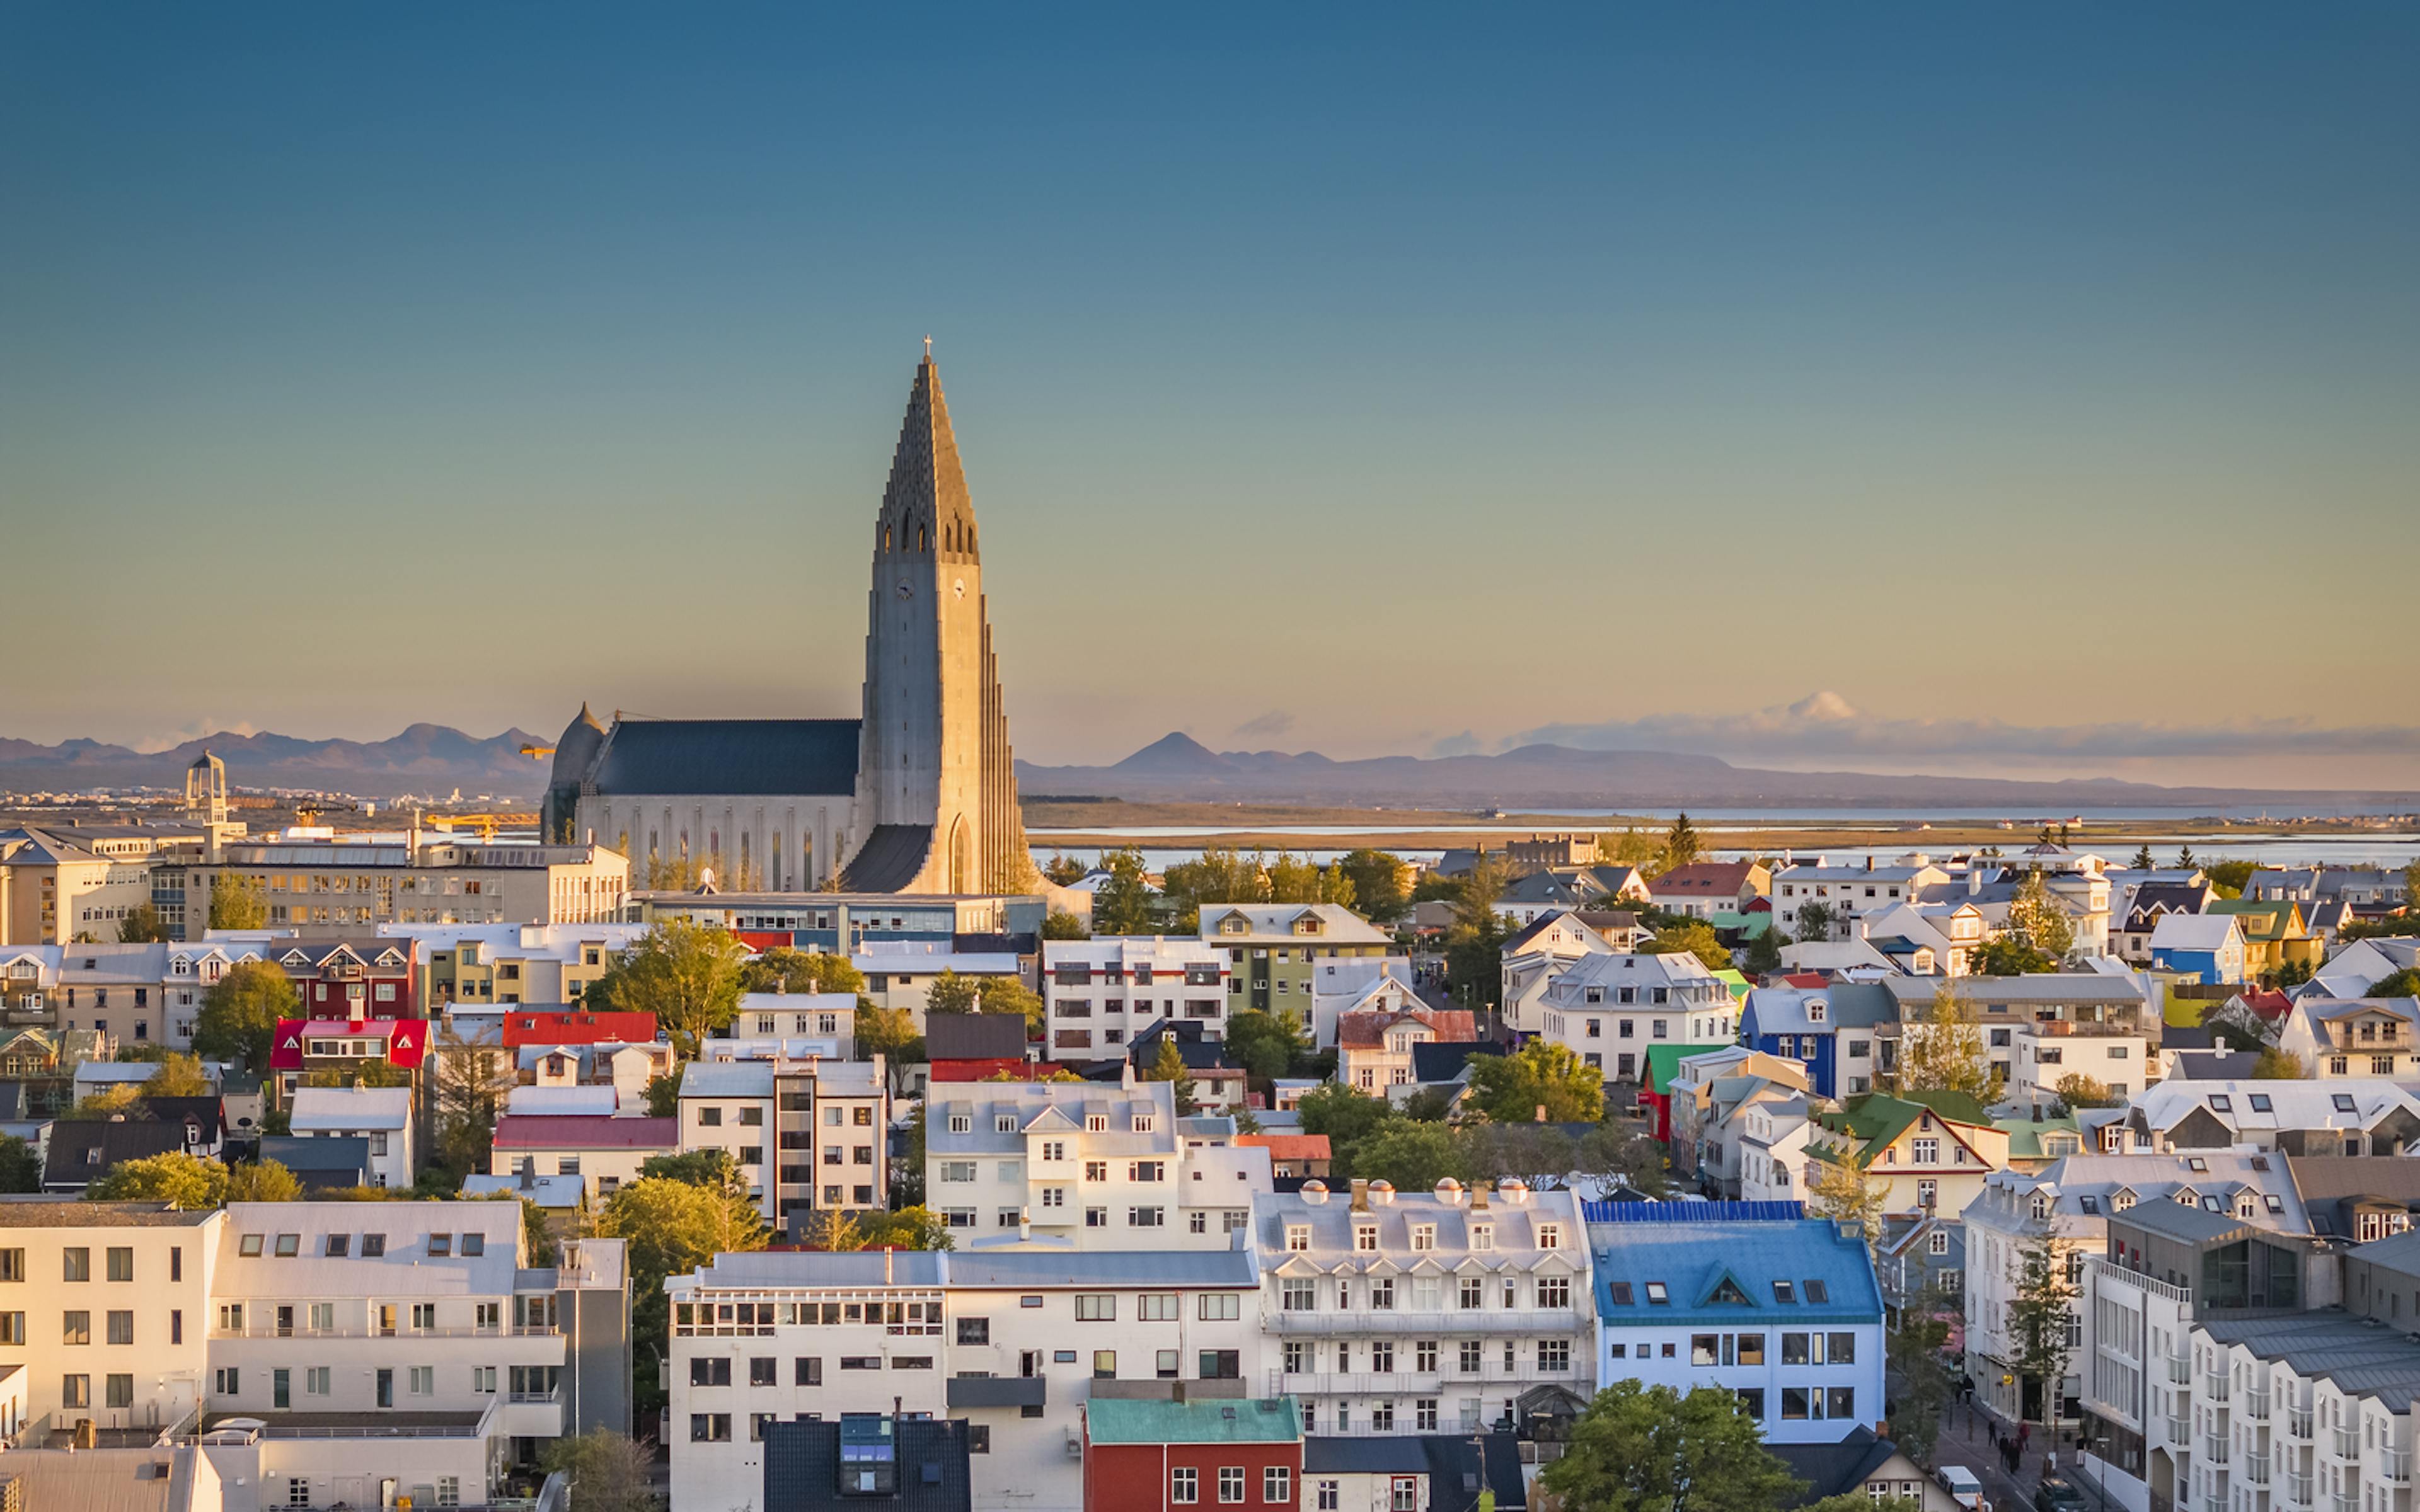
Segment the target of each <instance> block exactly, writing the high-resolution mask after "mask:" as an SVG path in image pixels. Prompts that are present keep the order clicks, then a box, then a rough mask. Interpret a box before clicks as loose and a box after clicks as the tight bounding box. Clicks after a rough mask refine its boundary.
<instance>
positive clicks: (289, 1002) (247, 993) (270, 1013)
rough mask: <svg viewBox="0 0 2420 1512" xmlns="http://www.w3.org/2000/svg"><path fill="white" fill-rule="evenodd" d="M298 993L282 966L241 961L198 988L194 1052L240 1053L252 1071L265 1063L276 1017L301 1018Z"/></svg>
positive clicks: (223, 1057) (235, 1056) (226, 1056)
mask: <svg viewBox="0 0 2420 1512" xmlns="http://www.w3.org/2000/svg"><path fill="white" fill-rule="evenodd" d="M301 1017H302V997H301V996H300V995H297V994H296V993H295V991H294V983H293V982H292V981H291V980H287V975H286V973H285V972H284V971H282V970H280V969H279V968H277V967H276V966H273V965H271V964H269V963H268V962H266V961H239V962H237V963H236V964H234V965H232V966H229V967H228V968H227V969H226V974H225V976H223V977H221V978H219V980H216V981H214V982H212V983H211V984H210V986H209V990H208V991H207V992H205V993H203V994H202V1008H201V1011H200V1012H198V1013H195V1014H194V1054H196V1055H199V1056H205V1057H209V1058H210V1059H212V1060H231V1059H240V1060H241V1061H242V1062H243V1063H244V1065H245V1066H246V1067H248V1068H250V1069H251V1070H254V1071H265V1070H267V1069H268V1066H269V1052H270V1047H271V1044H272V1043H273V1042H274V1041H275V1040H276V1038H277V1021H278V1020H279V1019H290V1018H301Z"/></svg>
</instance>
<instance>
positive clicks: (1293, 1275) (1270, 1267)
mask: <svg viewBox="0 0 2420 1512" xmlns="http://www.w3.org/2000/svg"><path fill="white" fill-rule="evenodd" d="M1252 1249H1253V1250H1254V1252H1255V1257H1254V1264H1255V1267H1256V1269H1257V1270H1258V1271H1259V1273H1261V1275H1262V1277H1263V1284H1262V1288H1261V1297H1260V1309H1261V1324H1260V1326H1261V1328H1262V1329H1263V1331H1264V1332H1265V1333H1266V1334H1267V1335H1269V1338H1270V1344H1269V1354H1268V1362H1267V1364H1268V1368H1267V1371H1266V1373H1265V1375H1264V1376H1262V1377H1255V1378H1254V1379H1255V1380H1256V1381H1264V1385H1263V1386H1262V1388H1261V1390H1260V1392H1259V1393H1258V1394H1259V1395H1262V1396H1295V1397H1298V1398H1299V1399H1300V1400H1301V1402H1302V1410H1303V1429H1304V1431H1305V1432H1307V1433H1331V1434H1348V1435H1349V1434H1390V1433H1436V1432H1474V1431H1478V1430H1480V1429H1481V1428H1482V1427H1485V1426H1486V1425H1487V1424H1490V1423H1494V1422H1496V1421H1497V1420H1499V1419H1502V1418H1506V1417H1514V1418H1516V1420H1517V1417H1518V1414H1519V1413H1520V1412H1524V1411H1527V1410H1528V1408H1525V1406H1524V1403H1525V1401H1528V1402H1529V1403H1530V1405H1532V1406H1534V1405H1536V1398H1535V1396H1533V1394H1534V1393H1537V1392H1540V1391H1549V1392H1555V1393H1559V1394H1562V1395H1563V1396H1565V1397H1567V1398H1568V1401H1567V1402H1566V1403H1565V1405H1570V1406H1572V1407H1574V1408H1575V1410H1576V1408H1578V1407H1582V1406H1585V1405H1586V1403H1587V1402H1588V1400H1589V1398H1590V1396H1593V1395H1594V1393H1595V1390H1596V1384H1597V1381H1599V1380H1600V1379H1601V1378H1600V1377H1599V1375H1598V1374H1597V1362H1596V1357H1595V1347H1596V1326H1595V1304H1594V1302H1593V1300H1592V1299H1591V1297H1590V1290H1589V1284H1590V1262H1589V1249H1588V1237H1587V1233H1586V1231H1585V1229H1584V1228H1583V1227H1582V1224H1581V1215H1580V1207H1579V1201H1578V1198H1577V1197H1576V1196H1574V1195H1573V1194H1572V1193H1570V1192H1536V1193H1533V1192H1531V1191H1529V1190H1528V1188H1527V1187H1526V1186H1524V1185H1523V1184H1522V1183H1521V1182H1519V1181H1512V1180H1508V1181H1505V1182H1503V1183H1500V1184H1499V1185H1498V1187H1497V1189H1496V1190H1495V1191H1494V1192H1492V1193H1491V1192H1490V1191H1489V1190H1488V1189H1487V1188H1486V1187H1483V1186H1481V1187H1473V1188H1470V1189H1468V1190H1465V1189H1464V1188H1463V1187H1462V1186H1461V1185H1460V1184H1459V1183H1457V1182H1454V1181H1451V1180H1445V1181H1440V1182H1438V1183H1437V1187H1436V1190H1435V1191H1434V1192H1417V1193H1413V1192H1406V1193H1397V1192H1396V1191H1394V1190H1393V1188H1391V1187H1389V1186H1388V1184H1387V1183H1386V1182H1384V1181H1360V1180H1356V1181H1354V1182H1353V1183H1352V1189H1351V1192H1350V1194H1349V1195H1348V1194H1346V1193H1342V1192H1333V1193H1332V1192H1330V1191H1329V1190H1328V1188H1327V1185H1326V1182H1324V1181H1310V1182H1306V1183H1305V1184H1304V1186H1303V1189H1302V1190H1301V1191H1300V1192H1298V1193H1280V1194H1277V1195H1276V1196H1269V1197H1265V1198H1264V1199H1262V1200H1261V1201H1260V1202H1258V1203H1256V1204H1255V1205H1254V1207H1253V1210H1252Z"/></svg>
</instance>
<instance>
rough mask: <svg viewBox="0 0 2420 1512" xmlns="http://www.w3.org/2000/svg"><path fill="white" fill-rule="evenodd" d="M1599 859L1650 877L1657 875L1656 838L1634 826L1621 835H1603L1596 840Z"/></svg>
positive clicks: (1624, 830) (1623, 831)
mask: <svg viewBox="0 0 2420 1512" xmlns="http://www.w3.org/2000/svg"><path fill="white" fill-rule="evenodd" d="M1596 854H1597V859H1598V860H1600V861H1604V862H1607V863H1609V864H1611V865H1614V866H1626V867H1629V868H1630V869H1631V870H1633V871H1635V872H1644V873H1646V874H1647V875H1649V876H1652V875H1654V874H1655V837H1654V836H1652V835H1650V834H1648V833H1647V832H1646V831H1645V830H1642V829H1640V828H1639V827H1638V826H1637V825H1630V826H1629V827H1627V828H1625V829H1623V830H1622V832H1621V834H1619V835H1616V834H1611V833H1607V834H1603V835H1599V836H1598V837H1597V838H1596Z"/></svg>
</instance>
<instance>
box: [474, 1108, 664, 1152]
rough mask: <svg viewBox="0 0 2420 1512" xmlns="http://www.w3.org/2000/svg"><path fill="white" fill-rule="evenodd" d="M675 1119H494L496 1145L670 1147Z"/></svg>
mask: <svg viewBox="0 0 2420 1512" xmlns="http://www.w3.org/2000/svg"><path fill="white" fill-rule="evenodd" d="M679 1142H680V1120H679V1119H581V1118H561V1117H553V1116H549V1115H543V1114H541V1115H530V1114H522V1113H507V1114H505V1115H504V1117H503V1118H501V1119H497V1120H496V1139H495V1148H496V1149H672V1148H674V1147H675V1145H677V1144H678V1143H679Z"/></svg>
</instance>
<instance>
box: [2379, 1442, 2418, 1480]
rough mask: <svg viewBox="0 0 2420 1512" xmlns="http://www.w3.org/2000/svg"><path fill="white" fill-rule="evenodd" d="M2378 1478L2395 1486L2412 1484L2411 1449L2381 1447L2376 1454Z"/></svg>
mask: <svg viewBox="0 0 2420 1512" xmlns="http://www.w3.org/2000/svg"><path fill="white" fill-rule="evenodd" d="M2378 1478H2379V1479H2381V1480H2382V1481H2385V1482H2387V1483H2388V1484H2390V1485H2395V1486H2409V1485H2411V1484H2412V1451H2411V1450H2409V1449H2382V1450H2381V1451H2379V1456H2378Z"/></svg>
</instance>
